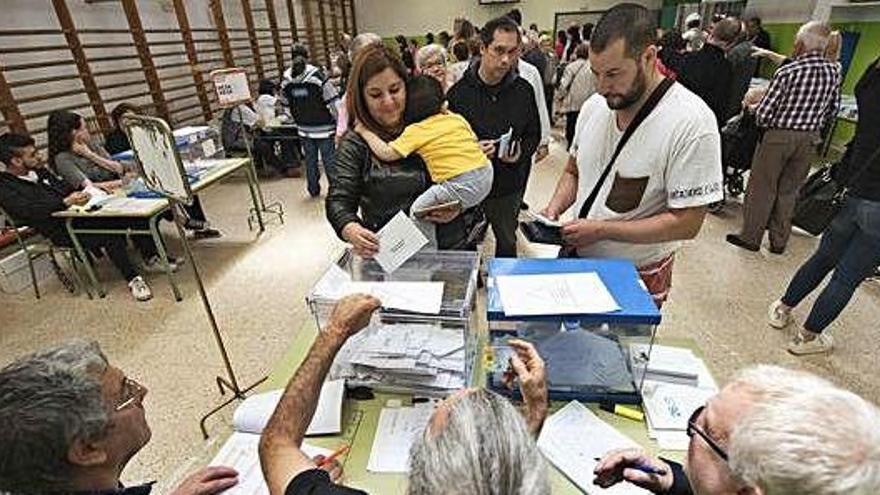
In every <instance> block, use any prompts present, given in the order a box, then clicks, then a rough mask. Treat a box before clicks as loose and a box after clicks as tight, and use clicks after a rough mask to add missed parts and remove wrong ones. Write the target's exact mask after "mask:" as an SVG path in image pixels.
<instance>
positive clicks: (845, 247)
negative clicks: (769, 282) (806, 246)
mask: <svg viewBox="0 0 880 495" xmlns="http://www.w3.org/2000/svg"><path fill="white" fill-rule="evenodd" d="M878 264H880V202H877V201H868V200H865V199H860V198H852V197H851V198H847V200H846V204H845V205H844V207H843V209H841V211H840V212H839V213H838V214H837V216H836V217H835V218H834V220H833V221H832V222H831V225H829V226H828V228H827V229H826V230H825V233H824V234H823V235H822V241H821V243H820V244H819V249H817V250H816V252H815V253H813V256H812V257H810V259H809V260H807V262H806V263H804V265H803V266H801V268H800V269H799V270H798V271H797V273H796V274H795V276H794V278H793V279H792V281H791V283H790V284H789V285H788V290H786V292H785V295H784V296H783V297H782V303H783V304H785V305H786V306H789V307H794V306H797V304H798V303H800V302H801V301H802V300H803V299H804V298H805V297H806V296H807V294H809V293H810V292H812V291H813V290H815V289H816V287H818V286H819V284H820V283H821V282H822V280H824V278H825V276H826V275H827V274H828V273H829V272H830V271H831V270H834V274H833V275H832V276H831V280H830V281H829V282H828V285H826V286H825V288H824V289H822V293H821V294H819V297H818V298H817V299H816V303H815V304H813V308H812V310H811V311H810V315H809V316H808V317H807V321H806V322H804V329H805V330H807V331H809V332H814V333H821V332H822V331H823V330H825V328H826V327H827V326H828V325H829V324H830V323H831V322H832V321H834V319H835V318H837V315H839V314H840V312H841V311H843V308H845V307H846V305H847V303H849V300H850V298H852V295H853V293H854V292H855V290H856V288H857V287H858V286H859V284H860V283H862V280H864V279H865V278H867V277H868V276H869V275H871V273H872V272H873V270H874V268H875V267H876V266H877V265H878Z"/></svg>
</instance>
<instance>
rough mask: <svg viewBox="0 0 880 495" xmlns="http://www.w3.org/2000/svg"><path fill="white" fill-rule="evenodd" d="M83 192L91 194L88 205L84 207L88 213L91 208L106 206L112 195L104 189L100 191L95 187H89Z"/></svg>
mask: <svg viewBox="0 0 880 495" xmlns="http://www.w3.org/2000/svg"><path fill="white" fill-rule="evenodd" d="M83 192H84V193H88V194H89V201H88V203H86V204H84V205H83V206H82V208H83V209H84V210H87V211H88V209H89V208H92V207H94V206H97V205H100V204H104V203H106V202H107V201H108V200H109V199H110V195H109V194H107V191H104V190H103V189H99V188H97V187H95V186H87V187H85V188H84V189H83Z"/></svg>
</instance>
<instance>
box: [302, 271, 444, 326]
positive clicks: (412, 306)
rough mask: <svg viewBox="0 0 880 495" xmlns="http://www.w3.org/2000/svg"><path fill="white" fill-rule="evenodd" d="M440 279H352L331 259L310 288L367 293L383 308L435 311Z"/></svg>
mask: <svg viewBox="0 0 880 495" xmlns="http://www.w3.org/2000/svg"><path fill="white" fill-rule="evenodd" d="M443 289H444V282H353V281H352V280H351V275H349V274H348V272H346V271H345V270H343V269H342V268H340V267H339V266H338V265H336V264H335V263H334V264H332V265H330V268H329V269H328V270H327V271H326V272H325V273H324V275H323V276H322V277H321V279H320V280H318V282H317V283H316V284H315V289H314V290H313V291H312V293H313V295H314V296H316V297H322V298H326V299H332V300H339V299H342V298H343V297H345V296H347V295H349V294H370V295H372V296H374V297H376V298H377V299H379V300H380V301H382V307H383V308H386V309H396V310H400V311H411V312H413V313H425V314H433V315H435V314H439V313H440V308H441V307H442V305H443Z"/></svg>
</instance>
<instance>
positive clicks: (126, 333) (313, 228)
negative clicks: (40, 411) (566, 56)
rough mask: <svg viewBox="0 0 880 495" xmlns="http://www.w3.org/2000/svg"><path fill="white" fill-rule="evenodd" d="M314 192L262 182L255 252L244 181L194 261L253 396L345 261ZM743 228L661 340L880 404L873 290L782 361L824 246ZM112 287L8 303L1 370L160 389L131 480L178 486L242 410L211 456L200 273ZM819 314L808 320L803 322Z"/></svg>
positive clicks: (679, 283) (689, 286)
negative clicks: (90, 368)
mask: <svg viewBox="0 0 880 495" xmlns="http://www.w3.org/2000/svg"><path fill="white" fill-rule="evenodd" d="M564 159H565V155H564V150H562V149H561V148H560V147H558V146H554V147H553V150H552V154H551V157H550V158H549V159H548V160H547V161H545V162H544V163H543V164H541V165H539V166H537V167H535V171H534V173H533V176H532V182H531V184H530V187H529V190H528V193H527V201H528V202H529V203H530V204H531V205H532V206H533V207H535V206H541V205H543V204H544V203H545V202H546V199H547V198H548V197H549V195H550V194H551V192H552V190H553V187H554V184H555V180H556V177H557V176H558V174H559V172H560V170H561V169H562V165H563V162H564ZM304 187H305V186H304V183H303V180H302V179H283V180H268V181H265V182H264V185H263V189H264V191H265V194H266V196H267V197H269V198H275V199H278V200H281V201H282V202H283V203H284V205H285V209H286V211H287V215H286V217H285V220H286V222H285V224H284V225H277V224H276V225H270V226H269V228H268V231H267V232H266V234H264V235H263V236H262V237H260V238H259V239H256V240H254V235H253V234H252V233H250V232H249V231H248V229H247V224H246V221H245V218H246V211H245V208H246V204H247V203H246V201H247V192H246V187H245V184H244V181H243V180H232V181H228V182H226V183H223V184H220V185H218V186H216V187H214V188H212V189H210V190H209V191H208V192H207V193H206V194H205V195H204V202H205V205H206V209H207V210H208V212H209V216H210V218H211V219H212V220H213V221H214V223H215V224H216V226H217V227H219V228H220V229H221V230H223V231H224V233H225V234H226V235H225V237H224V238H223V239H220V240H216V241H202V242H199V243H197V244H196V249H195V252H196V259H197V263H198V265H199V267H200V269H201V270H202V273H203V274H204V276H205V280H206V283H207V284H208V290H209V295H210V299H211V302H212V304H213V307H214V310H215V313H216V315H217V319H218V321H219V324H220V326H221V328H222V329H223V332H224V335H225V336H226V339H227V343H228V348H229V350H230V355H231V358H232V360H233V362H234V364H235V366H236V369H237V370H238V374H239V376H240V380H241V381H242V382H250V381H252V380H254V379H256V378H257V377H259V376H260V375H261V374H263V373H266V372H267V371H268V370H269V369H270V368H271V367H272V365H273V363H275V362H276V360H278V359H279V358H280V357H281V355H282V353H283V352H284V350H285V348H286V346H287V343H288V342H289V341H290V339H291V337H292V335H293V334H294V332H295V331H296V329H297V328H298V327H299V325H300V324H301V322H302V321H303V319H304V318H308V313H307V309H306V306H305V303H304V297H305V294H306V293H307V291H308V289H309V287H310V286H311V284H312V283H314V281H315V280H316V279H317V277H318V275H319V274H320V272H321V271H322V270H323V269H324V268H325V267H326V265H327V263H328V262H329V261H330V260H331V259H332V258H333V257H334V256H335V255H336V254H337V253H338V252H339V251H340V250H341V249H342V248H343V244H342V243H341V242H339V241H338V240H337V239H336V238H335V236H334V235H333V232H332V231H331V229H330V227H329V226H328V224H327V223H326V221H325V219H324V210H323V202H322V201H315V200H312V199H309V198H308V197H307V195H306V194H305V192H304ZM739 216H740V210H739V207H738V205H733V206H730V207H728V210H727V212H726V213H725V214H724V215H722V216H710V217H709V218H708V220H707V222H706V224H705V226H704V228H703V231H702V232H701V234H700V236H699V238H698V239H697V240H695V241H693V242H691V243H689V244H688V245H687V246H686V247H684V248H683V249H682V251H681V252H680V254H679V256H678V258H677V260H676V267H675V288H674V290H673V292H672V299H671V302H669V304H668V305H667V306H666V307H665V309H664V322H663V324H662V325H661V327H660V332H661V334H662V335H667V336H687V337H691V338H693V339H695V340H696V341H697V342H698V344H699V346H700V348H701V350H702V351H703V353H704V355H705V356H706V358H707V359H708V362H709V365H710V367H711V369H712V371H713V372H714V373H715V375H716V376H717V377H718V378H719V379H720V380H721V381H724V380H726V379H727V378H728V377H730V375H731V373H733V372H734V371H735V370H736V369H738V368H740V367H742V366H746V365H749V364H753V363H778V364H782V365H787V366H793V367H801V368H804V369H807V370H810V371H813V372H816V373H819V374H821V375H823V376H826V377H828V378H830V379H831V380H833V381H835V382H837V383H839V384H841V385H844V386H846V387H848V388H851V389H852V390H855V391H856V392H858V393H860V394H862V395H864V396H866V397H868V398H870V399H871V400H873V401H875V402H878V401H880V379H878V378H877V373H876V365H875V362H874V360H875V359H876V356H878V355H880V339H878V338H877V331H878V330H880V328H878V327H880V324H878V322H880V285H878V284H875V283H866V284H864V285H863V286H862V287H861V288H860V289H859V290H858V292H857V294H856V296H855V298H854V299H853V301H852V302H851V303H850V305H849V307H848V308H847V309H846V311H845V312H844V314H843V315H842V316H841V317H840V318H839V319H838V320H837V321H836V322H835V323H834V324H833V325H832V327H831V331H832V332H833V333H834V335H835V336H836V338H837V345H838V347H837V349H836V351H835V353H834V354H833V355H832V356H830V357H811V358H802V359H798V358H795V357H793V356H790V355H789V354H787V353H786V352H785V350H784V344H785V342H786V341H787V339H788V336H787V335H785V334H783V333H780V332H777V331H774V330H771V329H770V328H769V327H768V326H767V325H766V324H765V323H764V315H765V311H766V308H767V305H768V303H769V302H770V301H771V300H773V298H774V297H778V295H779V293H780V291H782V290H783V289H784V287H785V284H786V283H787V282H788V280H789V277H790V276H791V275H792V274H793V272H794V270H795V269H796V268H797V267H798V266H799V264H800V263H801V262H802V261H803V260H804V259H805V258H806V257H807V256H808V255H809V254H810V253H811V252H812V250H813V249H814V247H815V245H816V240H815V239H813V238H809V237H805V236H794V237H793V239H792V241H791V244H790V249H789V252H788V253H786V254H785V255H784V256H773V255H769V254H767V253H766V251H762V252H761V253H760V254H757V253H748V252H745V251H742V250H739V249H736V248H733V247H731V246H729V245H727V244H726V243H725V242H724V239H723V238H724V234H726V233H728V232H730V231H732V230H734V229H735V228H736V227H737V226H738V221H739ZM170 237H172V238H173V237H174V236H173V234H172V235H171V236H170ZM171 244H172V249H173V248H174V242H173V241H171ZM178 252H179V250H178ZM102 275H103V276H102V278H103V280H105V281H107V283H108V285H109V289H110V294H109V295H108V297H107V298H106V299H103V300H96V301H90V300H88V299H87V298H86V297H85V296H79V297H71V296H69V295H68V294H66V293H65V292H63V291H62V289H61V288H60V285H58V284H57V282H54V281H48V282H46V283H45V284H44V285H43V287H44V288H45V291H46V292H47V294H46V295H45V297H44V298H43V299H42V300H40V301H35V300H34V299H33V296H32V294H31V293H29V292H24V293H22V294H18V295H15V296H10V295H6V294H0V308H2V311H3V314H4V317H3V326H2V329H0V363H2V364H5V363H7V362H9V361H10V360H11V359H13V358H14V357H16V356H19V355H22V354H25V353H27V352H30V351H33V350H36V349H39V348H41V347H45V346H48V345H51V344H54V343H58V342H62V341H64V340H67V339H71V338H74V337H87V338H93V339H97V340H98V341H99V342H101V344H102V346H103V348H104V350H105V352H106V353H107V355H108V356H109V357H110V359H111V360H112V362H113V363H114V364H116V365H117V366H119V367H121V368H122V369H123V370H124V371H125V372H126V373H128V374H129V375H130V376H132V377H134V378H136V379H138V380H140V381H142V383H144V384H145V385H147V387H149V389H150V394H149V396H148V399H147V402H146V407H147V413H148V419H149V421H150V423H151V426H152V428H153V439H152V441H151V442H150V444H149V445H148V446H147V447H146V448H145V449H144V450H143V451H142V452H141V453H140V454H139V455H138V456H137V457H136V458H135V459H134V460H133V461H132V463H131V464H130V466H129V468H128V469H127V471H126V473H125V476H124V477H125V479H126V480H129V481H136V480H144V479H156V478H160V479H163V480H164V481H165V482H166V484H167V483H168V481H169V480H173V479H177V478H179V476H180V475H181V473H183V472H186V471H188V470H190V469H191V468H192V467H193V465H194V464H197V463H198V462H200V461H199V459H204V458H205V456H206V455H209V454H210V452H212V451H213V450H215V449H216V448H217V439H218V438H222V437H223V436H224V434H226V433H227V432H228V431H229V419H230V417H231V411H230V410H227V411H225V412H224V413H223V414H222V415H221V416H219V417H218V418H216V419H214V420H213V421H211V422H210V423H209V428H210V431H211V433H212V439H211V440H210V441H208V442H203V441H202V439H201V435H200V433H199V429H198V418H199V417H200V415H201V413H203V412H204V411H206V410H207V409H209V408H210V407H211V405H212V404H215V403H216V402H217V400H218V396H217V393H216V386H215V385H214V381H213V379H214V376H216V375H218V374H222V373H223V369H222V365H221V364H220V360H219V356H218V352H217V350H216V348H215V346H214V343H213V340H212V337H211V334H210V327H209V326H208V323H207V320H206V319H205V316H204V312H203V309H202V306H201V303H200V301H199V298H198V294H197V292H196V287H195V285H194V283H193V281H192V277H191V273H190V271H189V269H188V268H185V269H183V270H182V272H181V273H180V275H179V280H181V286H182V290H183V294H184V297H185V299H184V301H183V302H180V303H175V302H174V301H173V299H172V297H171V293H170V289H169V287H168V283H167V280H166V279H165V278H164V277H162V276H158V275H154V276H151V278H150V281H151V283H152V285H153V289H154V292H155V298H154V299H153V300H152V301H150V302H148V303H135V302H133V301H132V300H131V298H130V297H129V296H128V294H127V289H126V287H125V286H124V284H123V283H122V282H121V281H118V280H116V276H115V273H114V272H113V271H112V269H109V267H103V269H102ZM812 300H813V299H812V298H811V299H809V300H808V301H806V302H805V303H804V305H803V306H802V307H801V308H798V310H797V311H796V315H797V317H798V318H799V319H803V318H804V317H805V316H806V313H807V311H808V309H809V303H810V302H812Z"/></svg>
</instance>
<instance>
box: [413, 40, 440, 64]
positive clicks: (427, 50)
mask: <svg viewBox="0 0 880 495" xmlns="http://www.w3.org/2000/svg"><path fill="white" fill-rule="evenodd" d="M434 57H440V63H441V64H442V65H446V60H447V57H446V48H443V47H442V46H441V45H438V44H437V43H431V44H430V45H425V46H423V47H421V48H419V51H418V52H417V53H416V65H417V66H419V67H421V66H422V65H424V64H425V62H426V61H428V60H430V59H431V58H434Z"/></svg>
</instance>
